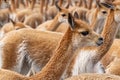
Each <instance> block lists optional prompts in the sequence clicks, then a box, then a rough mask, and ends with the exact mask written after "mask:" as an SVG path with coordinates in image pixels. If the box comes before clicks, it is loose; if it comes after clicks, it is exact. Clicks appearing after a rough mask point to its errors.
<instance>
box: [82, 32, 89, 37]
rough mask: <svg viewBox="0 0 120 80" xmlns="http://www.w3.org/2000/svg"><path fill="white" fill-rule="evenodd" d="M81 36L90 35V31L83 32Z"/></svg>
mask: <svg viewBox="0 0 120 80" xmlns="http://www.w3.org/2000/svg"><path fill="white" fill-rule="evenodd" d="M81 34H82V35H83V36H86V35H88V34H89V32H88V31H83V32H81Z"/></svg>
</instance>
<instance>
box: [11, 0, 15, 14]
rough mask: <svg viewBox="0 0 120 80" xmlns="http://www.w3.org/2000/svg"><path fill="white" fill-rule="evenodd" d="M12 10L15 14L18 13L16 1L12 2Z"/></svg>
mask: <svg viewBox="0 0 120 80" xmlns="http://www.w3.org/2000/svg"><path fill="white" fill-rule="evenodd" d="M11 8H12V11H13V12H16V5H15V0H11Z"/></svg>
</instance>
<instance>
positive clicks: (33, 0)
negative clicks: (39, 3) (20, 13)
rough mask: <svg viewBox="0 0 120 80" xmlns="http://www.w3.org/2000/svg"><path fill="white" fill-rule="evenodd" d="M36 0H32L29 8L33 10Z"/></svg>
mask: <svg viewBox="0 0 120 80" xmlns="http://www.w3.org/2000/svg"><path fill="white" fill-rule="evenodd" d="M35 3H36V0H32V3H31V5H30V9H31V10H33V8H34V6H35Z"/></svg>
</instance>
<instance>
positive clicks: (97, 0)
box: [96, 0, 101, 8]
mask: <svg viewBox="0 0 120 80" xmlns="http://www.w3.org/2000/svg"><path fill="white" fill-rule="evenodd" d="M96 5H97V7H98V8H100V7H101V5H100V1H99V0H96Z"/></svg>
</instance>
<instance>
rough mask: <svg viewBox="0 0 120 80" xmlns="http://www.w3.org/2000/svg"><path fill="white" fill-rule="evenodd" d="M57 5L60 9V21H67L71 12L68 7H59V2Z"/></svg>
mask: <svg viewBox="0 0 120 80" xmlns="http://www.w3.org/2000/svg"><path fill="white" fill-rule="evenodd" d="M55 6H56V8H57V9H58V11H59V13H58V14H57V16H58V21H59V22H67V19H68V14H69V13H70V11H69V10H68V9H65V8H61V7H59V6H58V4H57V2H56V3H55Z"/></svg>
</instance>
